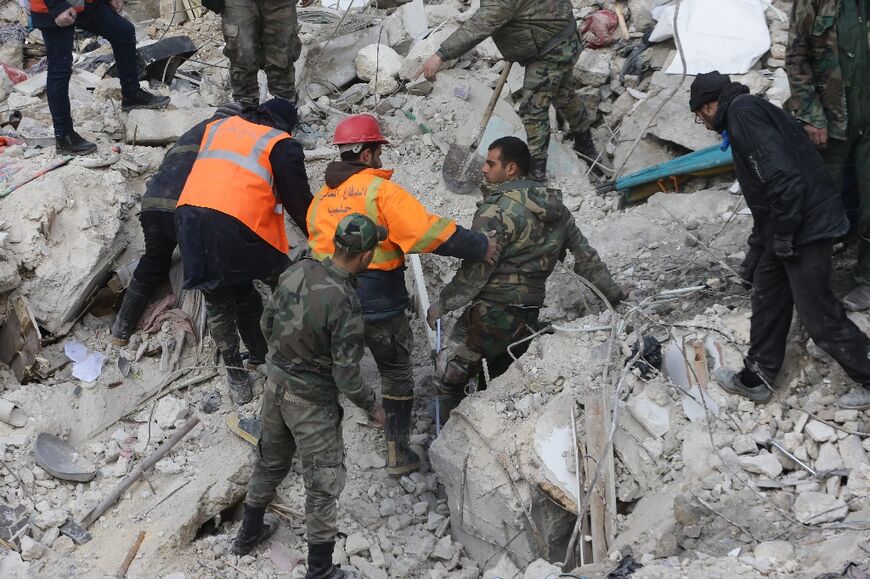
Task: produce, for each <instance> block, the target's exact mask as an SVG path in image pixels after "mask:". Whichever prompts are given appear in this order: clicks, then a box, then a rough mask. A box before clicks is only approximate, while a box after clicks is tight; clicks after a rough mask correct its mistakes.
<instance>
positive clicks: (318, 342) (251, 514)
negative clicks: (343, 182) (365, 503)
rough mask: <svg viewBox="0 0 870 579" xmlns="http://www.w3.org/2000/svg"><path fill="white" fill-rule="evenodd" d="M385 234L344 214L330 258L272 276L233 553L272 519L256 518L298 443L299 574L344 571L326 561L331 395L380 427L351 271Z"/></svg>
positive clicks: (364, 263)
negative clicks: (252, 440)
mask: <svg viewBox="0 0 870 579" xmlns="http://www.w3.org/2000/svg"><path fill="white" fill-rule="evenodd" d="M386 235H387V232H386V229H384V228H383V227H380V226H377V225H375V223H374V222H373V221H372V220H371V219H369V218H368V217H365V216H363V215H360V214H358V213H354V214H351V215H348V216H347V217H345V218H344V219H342V220H341V222H339V224H338V227H337V228H336V231H335V248H336V249H335V254H334V255H333V257H332V258H326V259H324V260H323V262H319V261H317V260H315V259H311V258H305V259H303V260H301V261H300V262H298V263H296V264H295V265H293V266H291V267H290V268H289V269H288V270H287V271H286V272H284V273H283V274H282V275H281V279H280V281H279V282H278V288H277V289H276V291H275V293H274V295H273V297H272V300H271V301H270V303H269V305H268V307H267V308H266V310H265V313H264V314H263V321H262V326H263V333H264V334H265V335H266V337H267V338H268V340H269V354H268V357H267V362H266V367H267V373H268V376H269V380H268V382H267V383H266V390H265V393H264V395H263V409H262V421H263V432H262V435H261V437H260V442H259V445H258V447H257V450H258V460H257V465H256V467H255V469H254V474H253V476H252V477H251V480H250V482H249V483H248V493H247V497H246V498H245V513H244V518H243V520H242V526H241V529H240V530H239V534H238V536H237V537H236V538H235V540H234V541H233V545H232V552H233V553H235V554H237V555H244V554H246V553H248V552H250V551H251V549H252V548H253V547H254V546H255V545H257V544H258V543H260V542H261V541H263V540H264V539H266V538H267V537H269V536H270V535H271V534H272V533H274V532H275V528H276V526H277V525H276V523H275V522H274V521H268V522H264V513H265V510H266V507H267V506H268V505H269V503H270V502H271V501H272V499H274V498H275V489H276V488H277V487H278V485H279V484H281V481H282V480H284V477H285V476H287V473H289V472H290V465H291V462H292V460H293V455H294V454H296V453H297V448H298V454H299V458H300V459H301V461H302V476H303V479H304V482H305V525H306V529H307V540H308V574H307V575H306V576H305V577H306V578H307V579H326V578H329V579H334V578H340V577H344V576H345V574H344V572H342V571H341V570H340V569H339V568H338V567H336V566H334V565H333V564H332V553H333V549H334V547H335V536H336V532H337V528H336V513H337V504H336V503H337V500H338V496H339V494H340V493H341V491H342V489H343V488H344V483H345V478H346V475H347V472H346V470H345V466H344V442H343V440H342V434H341V419H342V416H343V414H344V412H343V410H342V408H341V405H340V404H339V402H338V396H339V393H342V394H344V395H345V396H347V397H348V398H349V399H350V401H351V402H353V403H354V404H355V405H357V406H358V407H360V408H362V409H363V410H364V411H365V412H367V413H368V414H369V415H370V416H371V417H372V418H373V419H374V420H375V421H377V422H378V423H380V424H381V426H383V425H384V423H385V422H386V416H385V414H384V410H383V407H381V406H380V405H379V404H377V401H376V398H375V393H374V391H373V390H372V389H371V387H370V386H369V385H368V384H366V383H365V382H363V381H362V378H361V377H360V371H359V361H360V359H361V358H362V355H363V350H364V348H365V331H364V324H363V318H362V314H361V307H360V302H359V298H358V297H357V295H356V277H355V274H357V273H359V272H361V271H364V270H365V269H366V267H368V265H369V263H370V262H371V259H372V256H373V254H374V249H375V247H376V246H377V244H378V243H379V242H380V241H383V240H384V239H386Z"/></svg>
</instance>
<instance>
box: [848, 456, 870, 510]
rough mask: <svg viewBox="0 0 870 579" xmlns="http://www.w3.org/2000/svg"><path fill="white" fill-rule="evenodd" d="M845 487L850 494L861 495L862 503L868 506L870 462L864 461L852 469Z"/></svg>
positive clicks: (869, 498) (869, 497)
mask: <svg viewBox="0 0 870 579" xmlns="http://www.w3.org/2000/svg"><path fill="white" fill-rule="evenodd" d="M846 488H848V489H849V492H850V493H852V496H854V497H862V501H863V503H864V505H867V506H870V464H867V463H866V462H865V463H863V464H861V465H860V466H858V468H856V469H854V470H852V472H850V473H849V482H848V483H846ZM859 506H860V505H859Z"/></svg>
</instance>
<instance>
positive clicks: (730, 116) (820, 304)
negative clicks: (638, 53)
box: [689, 71, 870, 409]
mask: <svg viewBox="0 0 870 579" xmlns="http://www.w3.org/2000/svg"><path fill="white" fill-rule="evenodd" d="M689 107H690V108H691V110H692V112H693V113H695V116H696V118H697V120H698V122H702V123H703V124H704V126H705V127H707V129H709V130H711V131H715V132H717V133H720V134H721V135H722V136H723V138H724V139H725V141H726V143H730V146H731V149H732V152H733V156H734V168H735V171H736V173H737V180H738V181H739V182H740V189H741V190H742V191H743V196H744V198H745V199H746V205H747V206H748V207H749V209H750V210H751V211H752V218H753V221H754V223H753V227H752V235H751V236H750V238H749V242H750V244H751V247H750V251H749V256H748V257H747V262H745V263H744V275H745V277H746V278H747V280H748V281H750V282H751V283H752V284H753V288H754V289H753V292H752V323H751V327H750V336H749V353H748V354H747V356H746V359H745V361H744V368H743V370H741V371H740V372H738V371H736V370H732V369H728V368H720V369H719V370H718V371H717V373H716V377H717V381H718V382H719V385H720V386H721V387H722V388H723V389H724V390H726V391H727V392H730V393H732V394H737V395H739V396H743V397H745V398H748V399H750V400H753V401H756V402H767V401H768V400H770V399H771V397H772V395H773V392H772V390H771V388H770V385H772V384H773V382H774V380H775V379H776V376H777V374H778V373H779V370H780V368H781V367H782V362H783V358H784V357H785V348H786V339H787V337H788V331H789V327H790V326H791V318H792V309H793V308H794V307H796V308H797V311H798V315H800V318H801V321H802V322H803V324H804V327H806V329H807V332H808V333H809V335H810V337H811V338H812V339H813V341H814V342H815V343H816V344H817V345H818V346H819V347H820V348H821V349H822V350H824V351H825V352H827V353H828V354H830V355H831V357H832V358H834V359H835V360H836V361H837V362H838V363H839V364H840V366H842V368H843V370H845V371H846V374H848V375H849V377H850V378H851V379H852V380H854V381H855V382H857V383H858V384H861V385H863V388H852V389H851V390H850V391H849V393H847V394H846V395H844V396H842V397H840V399H839V405H840V407H842V408H857V409H865V408H870V358H868V356H870V338H868V337H867V336H865V335H864V334H863V333H862V332H861V330H859V329H858V327H857V326H856V325H855V324H854V323H852V321H851V320H849V319H848V318H847V317H846V313H845V311H844V309H843V306H842V305H841V303H840V301H839V300H838V299H837V298H836V297H835V296H834V293H833V291H832V290H831V252H832V247H833V240H834V239H837V238H839V237H841V236H842V235H844V234H845V233H846V231H847V230H848V228H849V223H848V221H847V219H846V214H845V211H844V209H843V205H842V203H841V201H840V195H839V192H838V190H837V187H836V186H835V184H834V181H833V179H832V178H831V175H830V173H829V172H828V171H827V168H826V166H825V163H824V161H823V160H822V157H821V156H820V155H819V153H818V151H817V150H816V148H815V147H814V146H813V144H812V142H811V141H810V139H809V137H808V136H807V134H806V133H805V132H804V130H803V129H802V128H801V126H800V124H798V122H797V121H796V120H795V119H794V118H792V117H791V116H790V115H788V114H787V113H786V112H785V111H784V110H782V109H781V108H779V107H777V106H775V105H773V104H771V103H769V102H767V101H766V100H764V99H762V98H760V97H757V96H754V95H750V94H749V88H748V87H747V86H745V85H743V84H740V83H738V82H731V79H730V78H729V77H728V76H726V75H722V74H720V73H719V72H718V71H713V72H710V73H707V74H700V75H698V77H697V78H696V79H695V81H694V82H693V83H692V87H691V98H690V101H689Z"/></svg>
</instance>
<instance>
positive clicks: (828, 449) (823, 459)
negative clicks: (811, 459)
mask: <svg viewBox="0 0 870 579" xmlns="http://www.w3.org/2000/svg"><path fill="white" fill-rule="evenodd" d="M839 468H843V459H842V458H840V453H839V452H837V447H835V446H834V444H833V443H831V442H826V443H824V444H822V445H821V446H819V458H817V459H816V471H817V472H818V473H819V474H821V473H825V472H831V471H832V470H837V469H839Z"/></svg>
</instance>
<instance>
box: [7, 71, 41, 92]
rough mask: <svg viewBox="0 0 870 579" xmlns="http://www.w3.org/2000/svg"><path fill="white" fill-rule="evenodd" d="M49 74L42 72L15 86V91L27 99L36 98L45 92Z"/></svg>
mask: <svg viewBox="0 0 870 579" xmlns="http://www.w3.org/2000/svg"><path fill="white" fill-rule="evenodd" d="M47 78H48V72H40V73H37V74H34V75H32V76H31V77H30V78H28V79H27V80H25V81H23V82H19V83H18V84H16V85H15V87H14V88H15V91H16V92H18V93H21V94H23V95H24V96H27V97H36V96H39V95H41V94H42V93H43V92H45V83H46V79H47Z"/></svg>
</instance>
